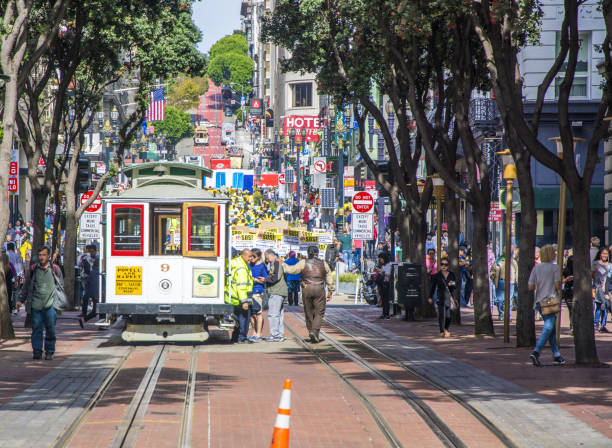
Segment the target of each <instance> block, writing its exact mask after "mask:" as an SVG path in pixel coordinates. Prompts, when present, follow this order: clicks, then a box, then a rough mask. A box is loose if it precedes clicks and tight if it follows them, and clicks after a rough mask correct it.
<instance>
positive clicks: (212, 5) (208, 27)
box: [193, 0, 242, 53]
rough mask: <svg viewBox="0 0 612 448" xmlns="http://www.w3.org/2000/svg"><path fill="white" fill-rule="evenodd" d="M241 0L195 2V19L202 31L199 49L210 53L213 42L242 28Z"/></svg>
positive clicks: (202, 0) (203, 0) (201, 0)
mask: <svg viewBox="0 0 612 448" xmlns="http://www.w3.org/2000/svg"><path fill="white" fill-rule="evenodd" d="M241 3H242V1H241V0H200V1H196V2H195V3H194V4H193V21H194V22H195V24H196V25H197V27H198V28H200V31H202V34H203V36H202V37H203V38H202V42H200V44H199V45H198V49H199V50H200V51H201V52H203V53H208V50H210V47H211V46H212V44H214V43H215V42H216V41H218V40H219V39H220V38H222V37H223V36H225V35H227V34H232V33H233V31H234V30H237V29H240V5H241Z"/></svg>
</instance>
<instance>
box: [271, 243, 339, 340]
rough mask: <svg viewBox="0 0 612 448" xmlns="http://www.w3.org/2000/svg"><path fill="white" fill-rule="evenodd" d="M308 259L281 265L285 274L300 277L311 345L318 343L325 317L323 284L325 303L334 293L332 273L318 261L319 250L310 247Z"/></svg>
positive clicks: (324, 264) (324, 263)
mask: <svg viewBox="0 0 612 448" xmlns="http://www.w3.org/2000/svg"><path fill="white" fill-rule="evenodd" d="M307 254H308V259H307V260H301V261H300V262H299V263H297V264H296V265H294V266H289V265H288V264H287V263H283V269H284V270H285V272H286V273H287V274H300V275H301V276H302V301H303V302H304V317H305V318H306V328H307V329H308V333H309V336H310V341H311V342H313V343H317V342H319V331H320V330H321V322H322V321H323V316H324V315H325V303H326V295H325V284H327V291H328V292H327V301H329V300H331V295H332V292H333V291H334V282H333V281H332V271H331V269H330V268H329V266H328V265H327V263H326V262H324V261H323V260H319V259H318V258H317V256H318V255H319V248H318V247H316V246H310V247H309V248H308V251H307Z"/></svg>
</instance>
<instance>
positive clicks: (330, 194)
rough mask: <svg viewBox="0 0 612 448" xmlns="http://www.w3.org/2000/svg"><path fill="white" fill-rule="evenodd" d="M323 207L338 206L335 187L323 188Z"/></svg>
mask: <svg viewBox="0 0 612 448" xmlns="http://www.w3.org/2000/svg"><path fill="white" fill-rule="evenodd" d="M321 208H336V189H335V188H321Z"/></svg>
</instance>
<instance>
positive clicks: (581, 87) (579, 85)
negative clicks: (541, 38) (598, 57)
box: [555, 32, 591, 98]
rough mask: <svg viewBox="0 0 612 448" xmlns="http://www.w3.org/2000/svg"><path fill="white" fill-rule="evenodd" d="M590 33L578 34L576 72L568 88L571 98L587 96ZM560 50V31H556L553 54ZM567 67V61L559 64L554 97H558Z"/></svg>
mask: <svg viewBox="0 0 612 448" xmlns="http://www.w3.org/2000/svg"><path fill="white" fill-rule="evenodd" d="M590 44H591V33H590V32H583V33H579V34H578V45H579V46H580V48H579V49H578V58H577V61H576V73H575V75H574V83H573V85H572V88H571V90H570V97H573V98H587V97H588V95H589V89H588V85H589V67H590V65H591V64H590V61H591V47H590ZM559 51H561V32H557V33H556V41H555V55H558V54H559ZM566 67H567V61H566V62H564V63H563V65H562V66H561V70H560V71H559V74H558V75H557V77H556V78H555V97H556V98H559V89H560V87H561V82H563V77H564V76H565V69H566Z"/></svg>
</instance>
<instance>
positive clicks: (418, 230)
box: [410, 208, 436, 318]
mask: <svg viewBox="0 0 612 448" xmlns="http://www.w3.org/2000/svg"><path fill="white" fill-rule="evenodd" d="M410 226H411V232H410V247H411V254H410V261H411V262H412V263H415V264H418V265H419V266H421V291H422V294H421V310H420V315H421V317H424V318H430V317H436V309H435V307H434V305H433V304H431V303H429V302H428V300H427V299H428V298H429V291H428V288H429V282H428V278H427V275H426V272H427V270H426V269H425V238H426V235H427V223H426V221H425V213H423V212H422V211H421V209H420V208H414V209H411V210H410Z"/></svg>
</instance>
